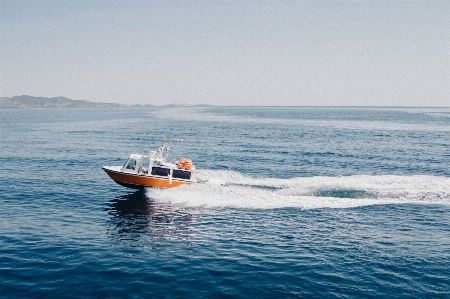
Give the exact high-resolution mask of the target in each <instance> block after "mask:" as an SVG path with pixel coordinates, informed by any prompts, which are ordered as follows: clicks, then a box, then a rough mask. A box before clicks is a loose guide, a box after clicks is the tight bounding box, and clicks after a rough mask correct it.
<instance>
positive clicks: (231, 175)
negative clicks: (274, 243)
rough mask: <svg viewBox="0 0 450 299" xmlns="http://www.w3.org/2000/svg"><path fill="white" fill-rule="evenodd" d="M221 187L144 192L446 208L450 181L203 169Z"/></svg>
mask: <svg viewBox="0 0 450 299" xmlns="http://www.w3.org/2000/svg"><path fill="white" fill-rule="evenodd" d="M203 172H204V173H205V174H207V175H208V176H209V177H211V178H214V179H215V181H224V182H225V186H222V185H219V184H208V183H206V184H194V185H190V186H187V185H186V186H181V187H178V188H173V189H154V188H152V189H148V190H147V196H148V197H149V198H151V199H154V200H158V201H162V202H169V203H171V204H178V205H183V206H185V207H206V208H226V207H232V208H248V209H274V208H286V207H293V208H300V209H317V208H351V207H361V206H369V205H380V204H407V203H408V204H438V205H450V178H447V177H439V176H424V175H419V176H395V175H380V176H369V175H354V176H340V177H295V178H290V179H277V178H252V177H249V176H245V175H243V174H241V173H238V172H233V171H212V170H207V171H203Z"/></svg>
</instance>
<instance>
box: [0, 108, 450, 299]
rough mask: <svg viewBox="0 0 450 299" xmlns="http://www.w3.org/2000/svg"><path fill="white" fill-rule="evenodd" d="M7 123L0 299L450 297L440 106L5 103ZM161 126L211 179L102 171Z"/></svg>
mask: <svg viewBox="0 0 450 299" xmlns="http://www.w3.org/2000/svg"><path fill="white" fill-rule="evenodd" d="M0 134H1V135H0V137H1V139H0V142H1V144H0V163H1V165H2V166H1V168H0V178H1V179H0V182H1V183H0V192H1V193H0V194H1V196H0V204H1V209H0V297H1V298H49V297H54V298H144V297H145V298H150V297H153V296H158V297H159V298H202V297H205V298H249V297H250V298H297V297H299V298H367V297H373V298H450V271H449V269H450V108H358V107H353V108H352V107H346V108H333V107H180V108H177V107H173V108H171V107H158V108H146V109H131V108H130V109H2V110H0ZM164 139H167V140H168V143H169V145H170V146H171V147H172V149H173V150H172V151H171V152H170V153H169V160H172V161H175V160H177V159H178V158H181V157H189V158H191V159H192V160H193V162H194V164H195V166H196V168H197V169H198V170H199V171H201V172H203V173H204V174H205V175H206V176H208V177H210V178H211V183H207V184H197V185H191V186H182V187H179V188H173V189H151V188H150V189H146V190H141V191H135V190H132V189H127V188H124V187H121V186H119V185H117V184H116V183H114V181H112V180H111V179H109V177H108V176H107V175H106V174H105V173H104V172H103V171H102V169H101V167H102V166H104V165H122V164H123V163H124V162H125V160H126V158H127V157H128V156H129V154H132V153H142V154H144V153H145V154H146V153H148V151H150V150H156V149H157V148H158V147H159V146H160V145H161V144H162V141H163V140H164ZM219 181H225V183H226V185H225V186H222V185H220V184H217V183H214V182H219Z"/></svg>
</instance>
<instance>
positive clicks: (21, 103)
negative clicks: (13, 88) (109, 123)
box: [0, 95, 211, 109]
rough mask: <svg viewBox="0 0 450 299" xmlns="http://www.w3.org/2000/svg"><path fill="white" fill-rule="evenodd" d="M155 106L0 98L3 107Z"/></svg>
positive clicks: (64, 99) (35, 98) (0, 106)
mask: <svg viewBox="0 0 450 299" xmlns="http://www.w3.org/2000/svg"><path fill="white" fill-rule="evenodd" d="M164 106H166V107H192V106H199V107H203V106H211V105H189V104H167V105H164ZM143 107H155V105H150V104H145V105H139V104H134V105H125V104H116V103H96V102H89V101H84V100H72V99H69V98H66V97H54V98H46V97H33V96H29V95H22V96H14V97H11V98H7V97H1V98H0V109H1V108H143Z"/></svg>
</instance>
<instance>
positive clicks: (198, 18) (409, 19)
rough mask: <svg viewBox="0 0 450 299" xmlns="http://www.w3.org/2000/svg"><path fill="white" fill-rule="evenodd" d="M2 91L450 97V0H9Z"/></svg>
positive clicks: (2, 41) (376, 100)
mask: <svg viewBox="0 0 450 299" xmlns="http://www.w3.org/2000/svg"><path fill="white" fill-rule="evenodd" d="M0 54H1V55H0V67H1V78H0V83H1V85H0V96H7V97H11V96H14V95H23V94H28V95H33V96H46V97H54V96H66V97H69V98H72V99H75V100H90V101H95V102H117V103H140V104H144V103H148V104H156V105H162V104H167V103H189V104H200V103H204V104H213V105H333V106H334V105H363V106H365V105H378V106H392V105H395V106H450V1H167V2H165V1H164V2H163V1H5V0H0Z"/></svg>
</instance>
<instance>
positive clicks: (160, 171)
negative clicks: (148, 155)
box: [152, 167, 170, 176]
mask: <svg viewBox="0 0 450 299" xmlns="http://www.w3.org/2000/svg"><path fill="white" fill-rule="evenodd" d="M169 173H170V169H167V168H162V167H153V168H152V174H153V175H160V176H168V175H169Z"/></svg>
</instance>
